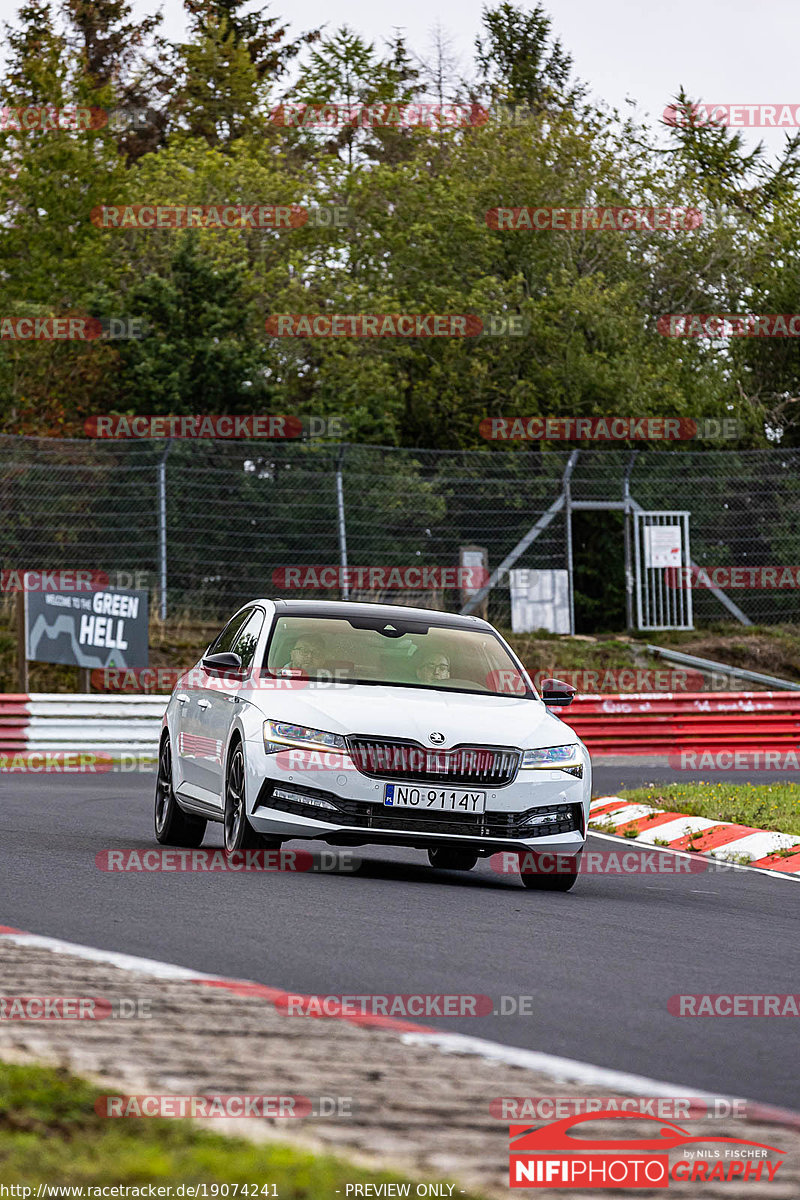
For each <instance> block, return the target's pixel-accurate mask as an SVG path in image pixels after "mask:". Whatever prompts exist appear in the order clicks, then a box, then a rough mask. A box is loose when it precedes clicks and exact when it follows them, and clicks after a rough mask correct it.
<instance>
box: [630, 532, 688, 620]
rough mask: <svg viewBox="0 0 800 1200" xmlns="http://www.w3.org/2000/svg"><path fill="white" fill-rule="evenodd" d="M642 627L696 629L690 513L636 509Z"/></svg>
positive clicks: (637, 577) (635, 544)
mask: <svg viewBox="0 0 800 1200" xmlns="http://www.w3.org/2000/svg"><path fill="white" fill-rule="evenodd" d="M632 515H633V544H634V553H635V563H636V616H637V624H638V628H639V629H693V628H694V625H693V623H692V588H691V561H692V560H691V555H690V553H689V513H688V512H686V511H675V510H673V511H664V512H644V511H642V510H641V509H634V511H633V514H632Z"/></svg>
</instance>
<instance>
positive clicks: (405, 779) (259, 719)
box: [155, 600, 591, 891]
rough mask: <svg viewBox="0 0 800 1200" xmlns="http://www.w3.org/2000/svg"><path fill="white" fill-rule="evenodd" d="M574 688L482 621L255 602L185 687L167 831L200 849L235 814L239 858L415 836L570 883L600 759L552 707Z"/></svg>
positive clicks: (165, 781) (165, 731) (163, 836)
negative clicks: (507, 855) (540, 677)
mask: <svg viewBox="0 0 800 1200" xmlns="http://www.w3.org/2000/svg"><path fill="white" fill-rule="evenodd" d="M573 695H574V688H571V687H570V685H569V684H564V683H559V682H558V681H557V680H549V681H547V682H546V683H545V684H544V685H543V691H542V698H540V697H539V696H538V695H537V692H536V690H535V688H534V686H533V684H532V682H531V680H530V677H529V676H528V674H527V672H526V671H525V669H524V667H523V666H522V664H521V662H520V661H519V659H518V658H517V657H516V656H515V654H514V653H513V651H512V650H511V648H510V647H509V646H508V644H507V643H506V642H505V641H504V640H503V638H501V637H500V635H499V634H498V633H497V632H496V630H495V629H493V628H492V626H491V625H490V624H489V623H488V622H487V621H482V620H480V619H479V618H478V617H472V616H455V615H453V614H451V613H444V612H434V611H430V610H428V609H418V608H404V607H400V606H395V605H379V604H351V603H347V602H336V601H309V600H253V601H251V602H250V603H249V604H246V605H245V606H244V607H243V608H241V609H239V611H238V612H237V613H236V615H235V616H234V617H232V619H231V620H230V621H229V622H228V623H227V625H226V626H225V628H224V629H223V630H222V632H221V633H220V634H219V636H218V637H217V639H216V640H215V641H214V642H213V643H212V644H211V645H210V646H209V647H208V649H207V651H206V653H205V654H204V655H203V658H202V659H201V660H200V662H199V663H198V664H197V665H196V666H195V667H194V668H192V670H191V671H189V672H188V673H187V674H186V675H184V676H182V677H181V679H179V680H178V683H177V684H176V686H175V690H174V692H173V694H172V696H171V697H170V701H169V704H168V706H167V710H166V713H165V714H164V720H163V728H162V733H161V742H160V752H159V770H158V780H157V783H156V803H155V829H156V837H157V839H158V841H159V842H161V843H162V844H165V845H173V846H199V845H200V843H201V841H202V839H203V835H204V833H205V829H206V824H207V822H208V821H221V822H222V823H223V826H224V834H225V849H226V851H227V852H228V853H229V854H232V853H233V852H235V851H238V850H243V849H252V848H259V847H261V848H263V847H269V848H275V847H278V846H280V845H281V843H282V842H284V841H287V840H289V839H294V838H313V839H316V840H318V841H323V842H327V843H329V844H330V845H334V846H358V845H364V844H367V843H372V844H383V845H393V846H410V847H413V848H415V849H420V850H427V852H428V857H429V860H430V862H431V864H432V865H433V866H435V867H441V868H447V869H450V870H469V869H470V868H471V867H473V866H475V864H476V863H477V861H478V858H479V857H484V856H487V855H491V854H494V853H496V852H497V851H512V852H514V853H516V854H518V855H522V856H524V859H523V860H522V861H523V862H524V863H525V864H527V865H526V866H524V867H523V868H522V880H523V882H524V883H525V884H526V886H528V887H531V888H548V889H553V890H558V891H567V890H568V889H569V888H570V887H572V885H573V884H574V882H575V879H576V878H577V872H578V868H579V862H580V854H581V851H582V849H583V846H584V842H585V839H586V826H587V821H588V817H589V800H590V796H591V762H590V759H589V754H588V751H587V750H586V747H585V746H584V745H583V743H582V742H581V741H580V739H579V738H578V737H577V735H576V734H575V733H574V732H573V730H572V729H570V728H569V727H568V726H567V725H565V724H564V723H563V722H562V721H560V720H559V718H558V717H557V716H555V714H553V713H552V712H550V711H549V708H550V707H552V706H556V705H564V704H569V703H570V701H571V700H572V696H573ZM554 855H558V862H559V863H560V864H561V866H560V867H559V868H557V869H555V870H553V868H552V865H551V866H550V868H549V869H548V870H538V871H537V870H536V868H535V865H534V866H531V864H536V863H537V862H545V861H546V860H548V861H549V862H550V863H551V864H552V862H553V861H555V860H554V859H553V856H554ZM542 856H544V857H542Z"/></svg>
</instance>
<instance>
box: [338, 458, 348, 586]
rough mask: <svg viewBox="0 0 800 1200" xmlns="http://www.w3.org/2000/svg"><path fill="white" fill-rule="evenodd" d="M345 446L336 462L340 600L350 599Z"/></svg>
mask: <svg viewBox="0 0 800 1200" xmlns="http://www.w3.org/2000/svg"><path fill="white" fill-rule="evenodd" d="M346 449H347V446H346V445H344V446H340V447H339V457H338V458H337V460H336V516H337V524H338V528H339V562H340V564H341V567H342V599H343V600H349V599H350V581H349V579H348V578H347V523H346V521H345V515H344V487H343V485H342V464H343V462H344V455H345V450H346Z"/></svg>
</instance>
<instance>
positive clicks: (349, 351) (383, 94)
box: [0, 0, 800, 522]
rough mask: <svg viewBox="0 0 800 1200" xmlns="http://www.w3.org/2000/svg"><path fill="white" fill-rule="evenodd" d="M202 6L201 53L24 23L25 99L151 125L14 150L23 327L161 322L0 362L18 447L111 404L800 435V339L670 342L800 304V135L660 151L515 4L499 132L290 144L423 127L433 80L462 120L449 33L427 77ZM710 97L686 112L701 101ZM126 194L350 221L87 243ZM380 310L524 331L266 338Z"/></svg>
mask: <svg viewBox="0 0 800 1200" xmlns="http://www.w3.org/2000/svg"><path fill="white" fill-rule="evenodd" d="M187 9H188V12H189V17H190V25H189V32H188V35H187V40H186V42H185V43H183V44H181V45H172V46H170V45H168V44H167V43H165V42H164V41H163V40H161V39H160V37H159V34H158V22H157V20H156V18H155V17H153V16H144V17H138V16H134V15H133V12H132V8H131V5H130V3H129V2H128V0H101V2H100V3H94V0H92V2H91V3H90V2H89V0H67V2H66V3H65V4H64V5H63V7H58V8H57V7H56V3H55V0H49V2H46V0H25V3H24V4H23V5H22V7H21V8H20V10H19V12H18V15H17V17H16V19H15V20H14V21H13V22H12V27H11V29H10V30H9V33H8V45H9V56H8V62H7V66H6V69H5V77H4V79H3V85H4V86H3V94H4V97H7V98H8V100H9V102H13V103H14V104H42V103H45V102H47V103H52V104H67V103H72V104H83V105H86V106H96V107H107V108H113V107H115V106H120V105H123V106H124V105H142V106H144V108H145V109H146V112H147V120H148V122H149V123H148V124H147V126H146V127H143V128H140V129H137V130H134V131H130V130H129V131H127V132H126V131H120V130H119V129H112V128H110V127H107V126H106V127H101V128H97V129H91V130H85V129H58V130H28V131H14V130H6V131H4V132H2V133H0V154H2V159H3V164H2V165H3V170H2V172H0V215H2V218H3V219H2V220H0V261H1V262H2V275H1V278H2V285H3V294H4V304H3V314H2V315H10V316H24V315H39V316H42V315H51V314H52V315H59V314H64V313H70V312H78V313H86V314H92V315H97V316H107V317H110V316H114V317H119V316H140V315H141V316H143V317H145V319H146V321H147V327H148V330H149V332H148V335H147V336H146V338H145V339H143V340H142V341H141V342H140V343H128V344H124V345H120V344H114V343H105V342H103V343H101V342H98V343H96V344H90V345H85V344H84V345H75V344H55V343H47V342H37V343H23V342H19V343H17V342H13V341H3V342H2V343H0V430H3V431H6V432H25V433H34V432H43V433H52V432H61V433H71V434H76V435H79V434H81V432H82V427H83V420H84V417H85V416H86V415H88V414H89V413H91V412H95V411H99V412H107V411H127V412H159V413H161V412H163V413H166V412H176V413H177V412H191V411H194V410H197V409H198V408H200V409H201V410H202V409H206V410H209V411H225V412H238V411H245V410H247V409H248V406H251V407H252V408H253V409H255V411H267V410H270V411H273V412H276V413H280V412H302V413H308V414H312V413H313V414H333V413H336V414H338V415H341V416H343V417H344V418H346V421H347V429H348V439H349V440H351V441H369V442H373V443H383V444H390V445H406V446H414V445H422V446H439V447H443V448H453V447H456V448H479V447H480V448H485V447H486V442H485V441H484V439H483V438H482V436H481V433H480V422H481V420H482V419H483V418H485V417H487V416H500V415H503V416H537V415H554V416H558V415H569V416H574V417H580V416H600V415H603V416H615V415H624V416H645V415H647V416H691V417H697V418H702V417H704V416H710V417H719V416H721V415H725V416H729V417H736V418H738V419H739V420H740V421H741V422H742V427H743V434H742V438H741V439H740V443H739V444H740V445H741V446H758V445H763V444H765V441H766V438H767V434H768V433H769V434H770V436H773V437H781V436H782V437H783V439H784V443H785V444H796V443H798V442H799V441H800V432H798V429H800V421H798V418H797V416H795V413H796V410H797V396H798V395H800V390H799V389H798V374H800V360H798V353H800V350H799V349H798V342H797V339H786V340H785V342H779V341H775V340H773V339H771V340H769V341H766V340H763V339H752V338H751V339H742V340H741V341H739V342H737V343H735V344H733V345H727V344H718V343H710V342H708V341H707V340H703V339H678V338H669V337H664V336H662V334H661V332H660V331H659V326H658V318H659V316H661V315H662V314H667V313H670V312H681V311H697V312H735V311H737V310H743V309H744V310H746V309H747V308H751V309H754V310H755V311H759V310H760V311H762V312H763V311H766V312H770V311H771V312H782V311H783V312H791V311H796V310H797V309H798V307H799V306H800V292H798V288H799V287H800V284H798V282H797V281H798V279H800V273H798V271H797V270H796V269H795V267H797V266H798V265H800V264H798V262H797V259H798V236H797V228H798V221H797V215H798V212H797V208H798V198H797V172H798V170H800V150H799V149H798V147H799V146H800V140H798V139H795V140H790V142H789V143H787V148H786V152H785V154H784V156H783V158H782V160H781V161H780V162H779V163H778V164H777V165H775V166H774V167H770V166H769V165H768V164H767V163H766V160H765V158H764V155H763V152H762V151H760V150H756V151H754V152H752V153H746V152H745V150H744V148H743V144H742V140H741V137H740V135H738V134H736V133H735V132H734V133H731V132H730V131H727V130H724V129H721V128H720V127H708V126H704V127H700V126H698V125H697V124H696V123H695V122H692V121H691V120H686V121H680V120H676V122H675V123H674V124H673V125H670V126H668V127H667V128H665V129H662V130H660V131H659V135H658V136H659V138H660V139H661V140H660V141H659V140H658V138H657V137H656V135H654V134H653V133H652V132H649V131H648V130H647V129H645V128H643V127H641V126H638V125H636V124H634V123H632V122H630V121H623V120H621V119H620V118H619V117H618V115H617V114H614V113H608V112H607V111H605V110H604V109H600V108H597V107H594V106H592V105H591V104H589V103H588V102H587V101H586V98H585V95H584V92H583V89H582V87H581V85H579V84H578V83H576V82H575V81H574V79H573V75H572V63H571V59H570V56H569V54H568V52H567V50H566V49H565V48H564V47H563V46H562V45H561V43H560V41H559V39H558V38H557V36H556V34H555V32H554V27H553V22H552V20H551V18H550V16H549V15H548V14H547V13H546V11H545V10H544V9H543V8H542V6H541V5H538V4H537V5H536V6H535V7H534V8H533V9H532V10H530V11H527V10H525V9H522V8H517V7H515V6H514V5H513V4H511V3H508V2H506V0H503V2H502V3H500V4H497V5H495V6H493V7H492V6H490V7H488V8H487V9H486V10H485V11H484V14H483V29H482V33H481V36H480V37H479V38H478V41H477V45H476V65H477V69H478V76H479V83H478V85H477V86H478V91H477V92H476V96H479V97H483V98H484V99H486V100H487V102H488V103H489V104H490V105H491V106H494V107H493V109H492V113H491V115H490V118H489V120H488V121H487V122H486V123H485V124H483V125H481V124H476V125H469V124H466V125H465V126H463V127H458V126H439V125H437V124H436V123H435V122H433V123H431V124H430V125H428V126H426V125H424V124H422V125H420V124H410V125H406V126H402V127H398V126H396V125H395V126H380V125H377V126H376V125H370V124H366V125H364V124H361V123H359V121H358V119H355V120H353V121H350V122H344V123H339V124H338V125H335V126H334V127H332V128H331V129H330V130H327V131H326V130H319V129H316V130H312V129H310V128H305V127H303V126H302V124H300V125H298V124H297V123H296V122H294V123H293V122H292V121H289V122H288V123H284V124H283V125H281V123H280V120H279V114H280V113H281V112H284V113H285V112H295V113H297V112H302V111H303V108H304V106H305V107H306V108H307V107H308V106H316V105H325V104H334V105H338V106H341V107H346V106H353V108H358V107H359V106H361V107H364V106H366V107H369V106H377V108H380V107H381V106H386V105H395V106H400V107H402V106H404V105H409V104H414V103H416V102H418V101H421V100H424V99H426V98H427V97H428V96H429V92H428V91H426V87H428V86H430V87H431V88H432V90H433V92H434V93H435V96H436V100H437V101H442V100H444V99H445V98H446V97H457V96H460V95H463V93H464V90H465V89H464V85H463V84H462V83H461V81H460V79H459V78H458V77H457V75H456V72H455V68H452V67H450V66H448V60H447V56H446V53H445V51H444V49H443V44H442V43H441V40H440V44H439V48H438V53H439V57H438V62H437V64H436V65H435V66H434V67H432V68H426V69H425V71H424V72H423V71H421V70H420V67H419V65H418V63H419V60H417V59H416V58H415V57H414V55H413V54H412V52H411V50H410V49H409V48H408V47H407V45H406V44H405V42H404V40H403V38H402V36H400V35H395V36H394V37H393V39H392V40H391V41H390V42H389V43H388V44H387V45H386V46H385V47H384V48H383V49H380V48H376V46H374V45H372V44H371V43H369V42H367V41H366V40H365V39H364V38H363V37H362V36H361V35H360V34H359V33H358V32H357V31H355V30H352V29H349V28H347V27H342V28H339V29H335V30H334V31H333V32H331V33H329V34H326V36H325V37H321V36H320V34H319V31H317V30H312V31H310V32H308V33H301V34H299V35H298V36H296V37H294V36H290V35H289V33H288V28H287V26H286V24H284V23H283V22H282V21H281V19H280V18H279V17H278V16H274V15H271V13H270V12H269V11H268V10H266V9H263V8H257V7H256V8H252V7H251V5H250V4H248V3H246V2H245V0H187ZM293 64H294V65H296V67H297V70H296V71H294V72H292V75H293V81H292V82H291V84H287V79H288V78H289V67H290V66H292V65H293ZM448 72H449V74H448ZM423 75H424V76H425V78H427V81H428V83H427V84H426V82H425V79H424V78H423ZM279 87H281V88H283V89H284V91H283V93H282V94H280V93H279ZM281 104H283V106H284V107H283V109H281V108H280V105H281ZM505 105H512V106H516V107H517V109H518V113H517V115H518V116H519V120H517V119H515V120H513V121H509V120H507V119H506V115H507V110H506V109H505V108H504V107H503V106H505ZM689 105H690V102H689V100H688V98H687V97H686V95H685V94H684V93H683V92H680V93H679V95H678V98H677V101H676V109H681V107H682V108H683V110H687V109H688V108H689ZM662 135H663V136H662ZM661 143H665V144H661ZM119 203H128V204H141V203H156V204H181V205H189V204H192V205H197V204H223V203H224V204H243V205H253V204H256V205H271V204H292V203H295V204H300V205H304V206H309V207H314V206H323V207H325V206H340V207H343V208H346V209H347V210H348V212H349V219H348V221H347V222H346V223H345V224H344V225H342V226H336V225H334V224H333V223H330V224H328V225H325V224H323V223H317V222H316V221H314V220H309V221H308V222H307V223H306V224H305V225H303V226H302V227H300V228H297V229H290V230H283V231H275V230H268V229H258V230H254V229H233V230H220V229H217V230H213V229H198V230H194V231H192V232H191V233H183V232H177V231H175V230H171V229H147V230H146V229H138V230H128V231H120V230H117V231H113V230H108V229H105V230H104V229H98V228H96V227H95V226H94V225H93V224H92V222H91V219H90V214H91V212H92V210H93V209H94V208H96V207H97V206H98V205H101V204H119ZM541 205H551V206H554V207H581V206H588V205H616V206H631V205H637V206H657V207H687V206H696V207H697V208H699V209H700V210H701V211H702V212H703V213H704V214H705V220H704V223H703V225H702V226H701V227H700V228H699V229H694V230H690V231H685V232H680V231H661V232H649V233H648V232H639V233H635V234H623V233H611V232H598V231H593V230H585V231H577V232H563V231H559V230H550V231H541V232H532V231H521V230H520V231H503V230H498V229H496V228H492V227H491V223H490V222H488V221H487V215H486V214H487V213H488V212H489V211H490V210H492V209H496V208H498V207H510V208H514V207H525V206H535V207H536V206H541ZM374 312H388V313H412V314H414V313H417V314H425V313H455V314H463V313H467V314H474V315H477V316H479V317H481V318H482V319H485V318H487V317H495V318H499V319H500V320H508V319H510V318H514V319H516V320H520V321H521V322H522V327H523V330H524V333H523V335H522V336H518V337H516V336H494V335H492V334H491V333H488V332H484V333H483V334H482V335H481V336H479V337H467V338H463V339H459V338H449V339H435V338H427V339H426V338H416V339H392V338H381V339H353V340H346V339H337V338H330V339H327V338H312V339H290V338H277V337H267V335H266V333H265V332H264V321H265V319H266V318H267V317H268V316H269V315H270V314H273V313H310V314H314V313H329V314H331V313H374ZM782 519H784V517H783V516H782ZM785 519H786V521H787V522H789V521H790V520H791V519H792V514H790V513H788V512H787V513H786V514H785Z"/></svg>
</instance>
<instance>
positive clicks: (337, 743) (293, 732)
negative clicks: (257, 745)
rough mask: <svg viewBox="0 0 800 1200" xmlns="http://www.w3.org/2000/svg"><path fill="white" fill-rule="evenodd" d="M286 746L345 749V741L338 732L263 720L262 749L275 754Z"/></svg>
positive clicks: (312, 748) (313, 748)
mask: <svg viewBox="0 0 800 1200" xmlns="http://www.w3.org/2000/svg"><path fill="white" fill-rule="evenodd" d="M287 746H304V747H307V748H308V749H311V750H346V749H347V742H346V741H345V740H344V738H343V737H342V735H341V734H340V733H327V732H326V731H325V730H324V729H308V728H307V727H306V726H305V725H291V724H289V723H288V722H287V721H265V722H264V749H265V750H266V752H267V754H277V753H278V752H279V751H280V750H285V749H286V747H287Z"/></svg>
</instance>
